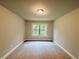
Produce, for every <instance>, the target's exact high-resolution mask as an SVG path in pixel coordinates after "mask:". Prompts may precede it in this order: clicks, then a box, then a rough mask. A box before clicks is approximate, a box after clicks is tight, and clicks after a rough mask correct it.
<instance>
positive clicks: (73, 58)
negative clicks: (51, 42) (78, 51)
mask: <svg viewBox="0 0 79 59" xmlns="http://www.w3.org/2000/svg"><path fill="white" fill-rule="evenodd" d="M55 44H56V45H57V46H59V47H60V48H61V49H62V50H63V51H64V52H66V53H67V54H68V55H69V56H70V57H71V58H72V59H77V58H76V57H75V56H73V55H72V54H71V53H69V52H68V51H67V50H66V49H64V48H63V47H62V46H61V45H60V44H58V43H57V42H55Z"/></svg>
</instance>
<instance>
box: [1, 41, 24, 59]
mask: <svg viewBox="0 0 79 59" xmlns="http://www.w3.org/2000/svg"><path fill="white" fill-rule="evenodd" d="M22 43H23V41H22V42H20V43H19V44H18V45H17V46H15V47H14V48H13V49H12V50H11V51H9V52H8V53H6V54H5V55H4V56H3V57H1V59H5V58H6V57H7V56H9V55H10V54H11V53H12V52H13V51H14V50H15V49H16V48H18V47H19V46H20V45H21V44H22Z"/></svg>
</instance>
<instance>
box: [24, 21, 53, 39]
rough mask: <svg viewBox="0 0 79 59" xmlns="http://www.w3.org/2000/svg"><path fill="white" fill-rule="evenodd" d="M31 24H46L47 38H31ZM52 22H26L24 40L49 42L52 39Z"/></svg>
mask: <svg viewBox="0 0 79 59" xmlns="http://www.w3.org/2000/svg"><path fill="white" fill-rule="evenodd" d="M33 23H47V26H48V28H47V35H48V36H47V37H43V38H36V37H33V36H32V24H33ZM52 32H53V21H26V33H25V40H51V39H53V38H52V36H53V34H52Z"/></svg>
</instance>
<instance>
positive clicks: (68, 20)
mask: <svg viewBox="0 0 79 59" xmlns="http://www.w3.org/2000/svg"><path fill="white" fill-rule="evenodd" d="M54 41H55V42H57V43H58V44H60V45H61V46H62V47H64V48H65V49H66V50H67V51H68V52H70V53H71V54H72V55H73V56H75V57H77V59H79V8H78V9H76V10H74V11H72V12H70V13H68V14H66V15H64V16H62V17H61V18H59V19H57V20H56V21H55V23H54Z"/></svg>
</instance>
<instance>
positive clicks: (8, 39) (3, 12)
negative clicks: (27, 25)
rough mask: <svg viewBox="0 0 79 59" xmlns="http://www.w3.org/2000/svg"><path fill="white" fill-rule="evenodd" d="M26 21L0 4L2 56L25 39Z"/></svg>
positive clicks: (0, 50)
mask: <svg viewBox="0 0 79 59" xmlns="http://www.w3.org/2000/svg"><path fill="white" fill-rule="evenodd" d="M23 38H24V21H23V20H22V19H21V18H20V17H19V16H17V15H15V14H14V13H12V12H11V11H9V10H7V9H6V8H4V7H3V6H1V5H0V58H1V57H2V56H4V55H5V54H6V53H7V52H9V51H10V50H11V49H13V48H14V47H15V46H16V45H18V44H19V43H20V42H22V41H23Z"/></svg>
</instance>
